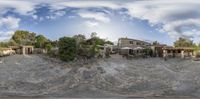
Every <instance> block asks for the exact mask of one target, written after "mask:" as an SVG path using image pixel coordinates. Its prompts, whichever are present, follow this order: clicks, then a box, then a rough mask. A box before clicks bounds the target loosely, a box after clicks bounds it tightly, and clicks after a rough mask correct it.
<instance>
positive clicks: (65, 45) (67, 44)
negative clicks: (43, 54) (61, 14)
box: [59, 37, 76, 61]
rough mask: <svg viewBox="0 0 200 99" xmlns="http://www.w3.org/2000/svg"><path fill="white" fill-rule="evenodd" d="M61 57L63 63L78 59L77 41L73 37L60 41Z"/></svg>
mask: <svg viewBox="0 0 200 99" xmlns="http://www.w3.org/2000/svg"><path fill="white" fill-rule="evenodd" d="M59 57H60V59H61V60H63V61H72V60H74V58H75V57H76V41H75V39H74V38H71V37H62V38H60V39H59Z"/></svg>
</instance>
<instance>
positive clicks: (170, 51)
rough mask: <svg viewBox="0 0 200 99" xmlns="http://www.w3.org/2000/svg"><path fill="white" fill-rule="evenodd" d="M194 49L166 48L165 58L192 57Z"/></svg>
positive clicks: (164, 50)
mask: <svg viewBox="0 0 200 99" xmlns="http://www.w3.org/2000/svg"><path fill="white" fill-rule="evenodd" d="M194 50H195V49H194V48H191V47H164V48H163V57H164V58H166V57H181V58H185V57H192V56H193V55H194Z"/></svg>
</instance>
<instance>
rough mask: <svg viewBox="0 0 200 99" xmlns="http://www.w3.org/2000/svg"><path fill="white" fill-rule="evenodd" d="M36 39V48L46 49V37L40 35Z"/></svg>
mask: <svg viewBox="0 0 200 99" xmlns="http://www.w3.org/2000/svg"><path fill="white" fill-rule="evenodd" d="M35 39H36V43H35V47H36V48H44V47H45V43H46V42H47V38H46V37H44V36H43V35H38V36H36V37H35Z"/></svg>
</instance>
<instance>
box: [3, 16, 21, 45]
mask: <svg viewBox="0 0 200 99" xmlns="http://www.w3.org/2000/svg"><path fill="white" fill-rule="evenodd" d="M19 22H20V19H19V18H15V17H6V18H0V41H4V40H8V39H10V37H11V36H12V34H13V33H14V32H13V31H14V30H15V29H17V28H18V27H19Z"/></svg>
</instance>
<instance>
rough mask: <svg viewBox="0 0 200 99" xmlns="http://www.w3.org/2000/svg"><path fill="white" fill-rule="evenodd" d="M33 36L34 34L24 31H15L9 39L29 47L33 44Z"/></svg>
mask: <svg viewBox="0 0 200 99" xmlns="http://www.w3.org/2000/svg"><path fill="white" fill-rule="evenodd" d="M35 36H36V34H35V33H30V32H28V31H24V30H17V31H15V33H14V35H13V36H12V38H11V39H12V40H14V41H15V42H16V43H17V44H20V45H31V44H33V43H34V42H35Z"/></svg>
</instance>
